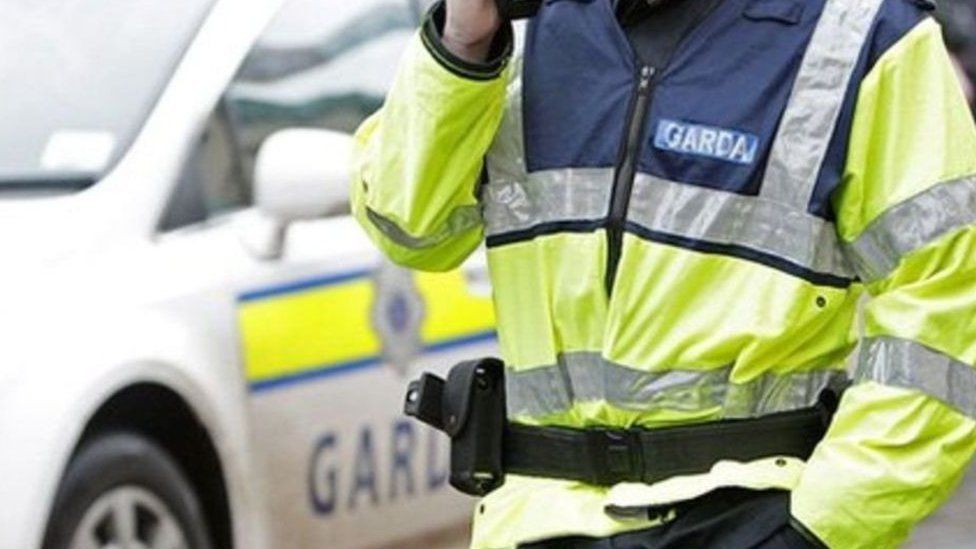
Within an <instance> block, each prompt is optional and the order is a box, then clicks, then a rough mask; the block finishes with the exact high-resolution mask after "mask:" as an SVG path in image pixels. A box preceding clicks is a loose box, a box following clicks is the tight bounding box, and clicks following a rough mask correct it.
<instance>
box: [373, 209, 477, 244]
mask: <svg viewBox="0 0 976 549" xmlns="http://www.w3.org/2000/svg"><path fill="white" fill-rule="evenodd" d="M366 217H367V218H369V221H370V222H371V223H372V224H373V226H375V227H376V228H377V229H379V230H380V232H382V233H383V234H384V235H386V237H387V238H389V239H390V240H392V241H393V242H395V243H396V244H398V245H400V246H403V247H404V248H410V249H412V250H421V249H425V248H431V247H433V246H436V245H438V244H441V243H442V242H444V241H446V240H447V239H449V238H451V237H453V236H456V235H459V234H461V233H463V232H465V231H469V230H471V229H473V228H475V227H477V226H478V225H479V224H480V223H481V207H480V206H478V205H471V206H461V207H459V208H455V209H454V211H453V212H451V215H450V216H449V217H448V218H447V221H446V222H444V224H443V225H441V226H440V228H438V230H437V231H436V232H434V233H433V234H429V235H426V236H422V237H418V236H413V235H411V234H410V233H408V232H406V231H405V230H403V229H402V228H401V227H400V226H399V225H397V224H396V223H395V222H394V221H392V220H390V219H387V218H385V217H383V216H382V215H380V214H378V213H376V212H374V211H373V210H371V209H369V208H367V209H366Z"/></svg>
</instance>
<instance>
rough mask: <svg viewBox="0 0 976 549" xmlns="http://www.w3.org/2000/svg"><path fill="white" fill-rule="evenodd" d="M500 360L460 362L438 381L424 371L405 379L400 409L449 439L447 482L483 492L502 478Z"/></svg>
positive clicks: (472, 492)
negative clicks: (449, 462)
mask: <svg viewBox="0 0 976 549" xmlns="http://www.w3.org/2000/svg"><path fill="white" fill-rule="evenodd" d="M504 371H505V368H504V364H503V363H502V361H500V360H498V359H496V358H483V359H480V360H470V361H467V362H462V363H460V364H458V365H456V366H454V367H453V368H451V371H450V372H449V373H448V375H447V380H443V379H441V378H439V377H437V376H435V375H433V374H430V373H425V374H423V375H422V376H421V377H420V379H418V380H416V381H413V382H411V383H410V385H409V387H408V388H407V398H406V403H405V405H404V412H405V413H406V414H407V415H408V416H411V417H415V418H417V419H418V420H420V421H422V422H424V423H426V424H427V425H430V426H431V427H433V428H435V429H437V430H439V431H442V432H444V433H445V434H447V436H449V437H450V438H451V475H450V483H451V486H453V487H455V488H457V489H458V490H460V491H461V492H464V493H465V494H470V495H473V496H483V495H485V494H487V493H488V492H491V491H492V490H494V489H495V488H497V487H499V486H501V484H502V483H503V482H504V480H505V473H504V469H503V464H502V437H503V434H504V431H505V379H504V375H505V374H504Z"/></svg>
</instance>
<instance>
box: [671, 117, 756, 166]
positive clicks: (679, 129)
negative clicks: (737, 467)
mask: <svg viewBox="0 0 976 549" xmlns="http://www.w3.org/2000/svg"><path fill="white" fill-rule="evenodd" d="M654 146H655V147H657V148H658V149H662V150H665V151H673V152H676V153H681V154H694V155H697V156H707V157H709V158H715V159H717V160H724V161H726V162H734V163H736V164H752V163H753V162H754V161H755V160H756V150H757V149H758V148H759V138H758V137H756V136H755V135H752V134H751V133H744V132H739V131H735V130H727V129H724V128H716V127H712V126H703V125H700V124H689V123H687V122H678V121H676V120H669V119H667V118H664V119H661V121H660V122H658V124H657V132H656V133H655V134H654Z"/></svg>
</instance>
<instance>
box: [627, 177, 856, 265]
mask: <svg viewBox="0 0 976 549" xmlns="http://www.w3.org/2000/svg"><path fill="white" fill-rule="evenodd" d="M628 220H629V221H632V222H634V223H636V224H638V225H640V226H642V227H644V228H646V229H649V230H652V231H657V232H663V233H668V234H672V235H676V236H682V237H686V238H691V239H695V240H703V241H708V242H714V243H719V244H731V245H736V246H743V247H746V248H750V249H753V250H757V251H760V252H764V253H767V254H770V255H773V256H776V257H779V258H782V259H786V260H788V261H790V262H792V263H795V264H797V265H799V266H801V267H805V268H807V269H810V270H813V271H816V272H819V273H826V274H832V275H836V276H839V277H843V278H853V277H854V274H853V273H854V271H853V268H852V267H851V266H850V264H849V263H848V259H847V257H846V256H845V255H844V253H843V251H842V249H841V246H840V241H839V239H838V237H837V232H836V229H835V228H834V225H833V224H832V223H829V222H827V221H825V220H823V219H821V218H819V217H816V216H814V215H810V214H808V213H807V212H806V207H803V208H800V209H797V208H793V207H791V206H789V205H786V204H783V203H780V202H774V201H770V200H766V199H765V198H763V197H761V196H760V197H752V196H743V195H738V194H734V193H730V192H726V191H721V190H714V189H709V188H705V187H698V186H694V185H688V184H684V183H676V182H673V181H666V180H663V179H659V178H656V177H652V176H649V175H645V174H639V175H638V176H637V179H636V180H635V181H634V188H633V194H632V195H631V199H630V210H629V212H628Z"/></svg>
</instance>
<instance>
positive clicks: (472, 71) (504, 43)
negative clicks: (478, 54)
mask: <svg viewBox="0 0 976 549" xmlns="http://www.w3.org/2000/svg"><path fill="white" fill-rule="evenodd" d="M446 16H447V8H446V5H445V3H444V0H439V1H438V2H437V3H436V4H434V5H433V6H432V7H431V8H430V11H428V12H427V16H426V18H425V19H424V24H423V27H422V28H421V30H420V38H421V40H422V41H423V43H424V47H426V48H427V51H428V52H430V54H431V55H432V56H433V57H434V59H436V60H437V62H438V63H439V64H440V65H441V66H442V67H444V68H445V69H447V70H448V71H450V72H452V73H453V74H455V75H457V76H460V77H462V78H468V79H471V80H492V79H495V78H497V77H498V76H499V75H501V73H502V71H504V70H505V66H506V65H507V64H508V60H509V58H511V56H512V49H513V47H514V44H515V38H514V33H513V31H512V23H511V22H505V24H503V25H502V27H501V28H500V29H499V30H498V32H497V33H495V38H494V39H493V40H492V43H491V49H490V50H489V52H488V60H487V61H485V62H484V63H472V62H471V61H465V60H464V59H461V58H460V57H458V56H457V55H454V54H453V53H451V51H450V50H448V49H447V47H446V46H444V42H443V41H442V40H441V36H442V35H443V30H444V21H445V19H446Z"/></svg>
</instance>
